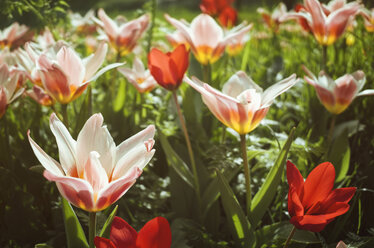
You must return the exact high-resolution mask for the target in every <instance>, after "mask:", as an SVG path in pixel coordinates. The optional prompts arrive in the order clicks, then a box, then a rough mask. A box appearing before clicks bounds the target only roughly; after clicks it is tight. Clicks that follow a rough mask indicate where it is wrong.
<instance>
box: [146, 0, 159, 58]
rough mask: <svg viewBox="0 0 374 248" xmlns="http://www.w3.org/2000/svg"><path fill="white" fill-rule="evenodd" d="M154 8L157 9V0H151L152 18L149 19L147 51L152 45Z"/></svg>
mask: <svg viewBox="0 0 374 248" xmlns="http://www.w3.org/2000/svg"><path fill="white" fill-rule="evenodd" d="M156 9H157V0H152V20H151V27H150V28H149V34H148V47H147V52H148V53H149V52H150V51H151V47H152V39H153V29H154V27H155V22H156Z"/></svg>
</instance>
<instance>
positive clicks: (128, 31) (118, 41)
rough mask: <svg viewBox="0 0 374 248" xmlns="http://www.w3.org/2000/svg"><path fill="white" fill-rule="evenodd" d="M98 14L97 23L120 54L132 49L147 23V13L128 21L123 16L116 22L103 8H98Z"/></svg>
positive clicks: (123, 54)
mask: <svg viewBox="0 0 374 248" xmlns="http://www.w3.org/2000/svg"><path fill="white" fill-rule="evenodd" d="M98 16H99V18H100V20H101V21H100V20H98V23H99V24H100V26H101V27H102V28H103V29H104V31H105V33H106V36H107V40H108V41H109V42H110V43H111V44H112V45H113V47H114V48H115V49H116V50H117V52H119V53H120V54H121V55H122V56H125V55H126V54H128V53H130V52H131V51H132V50H133V49H134V47H135V46H136V44H137V42H138V40H139V39H140V37H141V36H142V34H143V33H144V31H145V30H146V29H147V27H148V23H149V16H148V15H147V14H145V15H142V16H140V17H138V18H136V19H134V20H131V21H129V22H125V21H124V18H120V19H118V20H119V21H118V22H116V21H114V20H112V19H111V18H110V17H109V16H107V14H106V13H105V11H104V10H103V9H99V11H98Z"/></svg>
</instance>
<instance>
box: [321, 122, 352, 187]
mask: <svg viewBox="0 0 374 248" xmlns="http://www.w3.org/2000/svg"><path fill="white" fill-rule="evenodd" d="M350 158H351V149H350V148H349V141H348V129H345V130H344V131H343V132H341V133H340V134H339V136H338V137H336V139H335V140H334V141H333V143H332V145H331V148H330V151H329V154H328V156H327V161H330V162H331V163H332V164H333V165H334V167H335V171H336V179H335V181H336V182H340V181H342V180H343V179H344V178H345V176H346V175H347V173H348V169H349V161H350Z"/></svg>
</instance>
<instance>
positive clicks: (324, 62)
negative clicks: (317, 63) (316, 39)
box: [322, 45, 328, 73]
mask: <svg viewBox="0 0 374 248" xmlns="http://www.w3.org/2000/svg"><path fill="white" fill-rule="evenodd" d="M322 70H324V71H325V72H326V73H328V70H327V46H325V45H322Z"/></svg>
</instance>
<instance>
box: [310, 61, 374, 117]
mask: <svg viewBox="0 0 374 248" xmlns="http://www.w3.org/2000/svg"><path fill="white" fill-rule="evenodd" d="M304 71H305V72H306V74H307V76H305V77H304V78H305V80H306V81H307V83H309V84H310V85H312V86H313V87H314V88H315V89H316V92H317V96H318V98H319V100H320V101H321V103H322V104H323V106H325V108H326V109H327V110H328V111H329V112H331V113H332V114H340V113H342V112H343V111H344V110H346V109H347V108H348V106H349V104H351V102H352V101H353V99H355V98H356V97H358V96H366V95H374V90H371V89H368V90H364V91H361V89H362V88H363V86H364V84H365V81H366V79H365V73H364V72H363V71H356V72H354V73H352V74H346V75H344V76H341V77H340V78H338V79H336V80H333V79H332V78H330V76H329V75H327V74H326V73H325V72H324V71H321V72H320V73H319V75H318V78H317V77H316V76H314V75H313V73H311V72H310V71H309V70H308V69H307V68H306V67H304ZM360 91H361V92H360Z"/></svg>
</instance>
